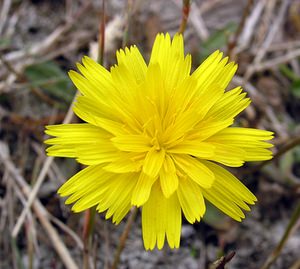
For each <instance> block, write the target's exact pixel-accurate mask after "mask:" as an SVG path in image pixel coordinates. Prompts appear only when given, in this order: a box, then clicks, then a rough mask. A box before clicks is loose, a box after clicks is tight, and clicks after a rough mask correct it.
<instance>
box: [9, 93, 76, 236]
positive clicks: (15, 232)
mask: <svg viewBox="0 0 300 269" xmlns="http://www.w3.org/2000/svg"><path fill="white" fill-rule="evenodd" d="M76 96H77V93H76V94H75V97H74V99H73V101H72V104H71V105H70V107H69V110H68V112H67V114H66V117H65V119H64V121H63V123H64V124H66V123H69V122H71V120H72V118H73V116H74V112H73V103H74V101H75V99H76ZM53 160H54V158H53V157H47V159H46V161H45V162H44V165H43V167H42V170H41V172H40V174H39V176H38V178H37V180H36V183H35V184H34V186H33V188H32V191H31V193H30V195H29V196H28V200H27V203H26V206H25V207H24V208H23V211H22V213H21V215H20V216H19V218H18V221H17V223H16V225H15V227H14V229H13V232H12V236H13V237H16V236H17V235H18V233H19V231H20V228H21V226H22V224H23V223H24V219H25V216H26V214H27V212H28V210H29V208H30V207H31V205H32V203H33V201H34V199H35V198H36V196H37V193H38V191H39V189H40V187H41V185H42V183H43V182H44V180H45V178H46V175H47V173H48V170H49V168H50V166H51V164H52V162H53Z"/></svg>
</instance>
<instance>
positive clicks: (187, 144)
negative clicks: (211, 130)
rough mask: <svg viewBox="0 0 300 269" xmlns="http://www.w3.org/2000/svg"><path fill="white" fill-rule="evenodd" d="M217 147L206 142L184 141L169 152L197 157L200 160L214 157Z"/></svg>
mask: <svg viewBox="0 0 300 269" xmlns="http://www.w3.org/2000/svg"><path fill="white" fill-rule="evenodd" d="M214 149H215V147H214V146H213V145H212V144H210V143H206V142H199V141H198V140H190V141H188V140H187V141H186V140H185V141H183V142H181V143H179V144H177V145H176V146H174V147H171V148H170V149H168V150H167V151H168V152H170V153H180V154H188V155H192V156H196V157H199V158H208V157H212V156H213V154H214Z"/></svg>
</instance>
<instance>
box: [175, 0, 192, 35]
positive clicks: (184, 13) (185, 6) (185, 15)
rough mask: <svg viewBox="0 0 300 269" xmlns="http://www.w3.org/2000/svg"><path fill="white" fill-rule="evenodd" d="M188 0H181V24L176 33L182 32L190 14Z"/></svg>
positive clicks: (189, 2)
mask: <svg viewBox="0 0 300 269" xmlns="http://www.w3.org/2000/svg"><path fill="white" fill-rule="evenodd" d="M190 5H191V1H190V0H182V16H181V24H180V26H179V30H178V33H180V34H183V33H184V30H185V28H186V24H187V20H188V17H189V14H190Z"/></svg>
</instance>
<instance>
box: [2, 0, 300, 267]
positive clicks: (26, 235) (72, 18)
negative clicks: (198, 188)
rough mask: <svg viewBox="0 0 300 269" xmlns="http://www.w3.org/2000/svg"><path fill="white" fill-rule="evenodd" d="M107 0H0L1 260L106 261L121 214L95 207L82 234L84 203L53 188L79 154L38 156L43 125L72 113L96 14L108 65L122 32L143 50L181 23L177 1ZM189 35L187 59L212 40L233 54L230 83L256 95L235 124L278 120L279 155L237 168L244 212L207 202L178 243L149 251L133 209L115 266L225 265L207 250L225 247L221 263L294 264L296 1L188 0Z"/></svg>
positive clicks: (298, 168)
mask: <svg viewBox="0 0 300 269" xmlns="http://www.w3.org/2000/svg"><path fill="white" fill-rule="evenodd" d="M102 4H103V3H102V1H101V0H99V1H98V0H64V1H60V0H54V1H47V0H0V268H3V269H6V268H14V269H16V268H18V269H19V268H20V269H21V268H22V269H23V268H24V269H25V268H26V269H27V268H29V269H33V268H55V269H58V268H68V269H76V268H111V267H110V266H111V264H112V262H113V260H114V252H115V249H116V248H117V246H118V244H119V237H120V235H121V234H122V231H123V229H124V226H125V223H122V224H121V225H119V226H114V225H112V224H111V223H110V221H105V220H104V219H103V216H101V215H99V214H98V215H96V218H95V226H94V233H93V235H92V240H91V242H86V238H85V237H84V236H83V235H82V234H83V230H84V227H85V221H86V215H85V214H84V213H83V214H73V213H71V212H70V207H69V206H65V205H64V201H63V199H61V198H59V197H58V195H57V194H56V190H57V189H58V187H59V186H60V185H61V184H62V183H63V182H64V181H65V180H66V179H67V178H68V177H70V176H71V175H73V174H74V173H76V171H78V170H79V169H80V166H79V165H78V164H77V163H76V162H75V161H74V160H69V159H62V158H59V159H55V160H53V159H52V158H47V157H46V156H45V151H44V145H43V140H44V139H45V138H46V137H45V135H44V126H45V125H47V124H54V123H61V122H63V121H64V122H71V121H72V122H77V121H78V119H77V118H76V117H75V116H73V115H72V111H71V109H70V105H71V103H72V100H73V98H74V95H75V92H76V89H75V87H74V86H73V85H72V83H71V81H70V79H69V78H68V75H67V72H68V70H70V69H75V63H76V62H78V61H80V60H81V58H82V56H84V55H90V56H91V57H93V58H94V59H97V54H98V51H99V47H98V38H99V26H100V25H101V20H102V18H104V19H105V46H104V63H103V64H104V66H105V67H107V68H109V67H110V66H111V65H113V64H114V63H115V51H116V50H117V49H119V48H121V47H123V46H124V44H125V43H126V44H127V45H130V44H136V45H137V46H138V47H139V48H140V50H141V51H142V52H143V54H144V55H145V58H146V60H147V59H149V53H150V49H151V46H152V43H153V40H154V37H155V35H156V34H157V33H158V32H170V33H171V34H172V35H173V34H175V33H176V32H177V30H178V28H179V25H180V23H181V19H182V1H180V0H168V1H162V0H161V1H150V0H148V1H147V0H128V1H125V0H107V1H105V9H103V5H102ZM184 36H185V50H186V53H191V54H192V56H193V68H196V67H197V66H198V65H199V64H200V63H201V61H203V59H205V58H206V57H207V56H208V55H209V54H210V53H211V52H213V51H214V50H216V49H220V50H222V51H224V53H225V54H226V55H228V56H230V59H231V60H234V61H236V62H237V63H238V64H239V69H238V72H237V75H236V76H235V77H234V79H233V81H232V84H231V85H230V87H234V86H237V85H242V86H243V88H244V90H245V91H246V92H247V93H248V95H249V96H250V98H251V99H252V105H251V106H250V107H249V108H247V109H246V111H245V112H243V113H242V114H241V115H240V116H239V117H238V120H237V124H238V125H240V126H244V127H256V128H261V129H267V130H272V131H274V132H275V138H274V140H273V143H274V145H275V146H274V154H275V156H276V158H275V159H274V160H271V161H270V162H267V163H262V164H260V163H254V164H247V165H246V166H244V167H242V168H239V169H235V170H233V173H235V174H236V175H237V176H238V177H239V178H241V179H242V181H243V183H245V184H246V185H247V186H248V187H249V188H250V189H251V190H252V191H253V192H254V193H255V194H256V196H257V197H258V203H257V205H255V206H254V207H253V209H252V211H251V212H250V213H247V218H246V220H245V221H243V222H242V223H236V222H234V221H233V220H230V219H229V218H227V217H226V216H224V215H223V214H221V213H220V212H219V211H218V210H216V209H215V208H214V207H213V206H210V205H208V210H207V213H206V215H205V218H204V221H202V222H200V223H197V224H195V225H194V226H191V225H188V224H187V223H185V222H184V223H183V229H182V241H181V248H180V249H178V250H172V251H171V250H169V249H168V248H165V249H164V250H163V251H153V252H145V251H144V249H143V245H142V239H141V230H140V227H141V226H140V216H139V215H138V216H137V219H136V221H135V222H134V224H133V227H132V229H131V231H130V234H129V238H128V240H127V241H126V246H125V249H124V251H123V252H122V254H121V257H120V258H121V259H120V266H119V268H149V269H150V268H189V269H190V268H191V269H193V268H195V269H196V268H219V269H220V268H224V266H223V265H222V262H221V265H219V267H218V265H213V262H214V261H216V260H217V259H218V258H220V257H221V256H222V255H229V256H230V255H231V254H230V253H232V251H234V252H235V256H234V257H233V258H232V260H231V261H230V262H228V265H227V266H228V268H248V269H252V268H253V269H256V268H263V269H266V268H282V269H285V268H289V269H297V268H300V255H299V249H300V232H299V227H300V220H299V214H300V212H299V211H300V210H299V205H298V204H299V197H300V147H299V144H300V61H299V60H300V58H299V56H300V1H298V0H194V1H191V6H190V14H189V18H188V22H187V27H186V30H185V34H184ZM28 201H29V203H32V206H30V208H29V210H25V209H26V204H28ZM297 205H298V206H297ZM27 209H28V206H27ZM89 240H90V239H89ZM229 256H227V257H229ZM219 263H220V262H219ZM222 266H223V267H222Z"/></svg>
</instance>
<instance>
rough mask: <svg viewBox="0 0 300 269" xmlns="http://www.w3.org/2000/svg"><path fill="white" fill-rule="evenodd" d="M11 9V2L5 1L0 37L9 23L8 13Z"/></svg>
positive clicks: (0, 17)
mask: <svg viewBox="0 0 300 269" xmlns="http://www.w3.org/2000/svg"><path fill="white" fill-rule="evenodd" d="M10 7H11V0H4V1H3V3H2V6H1V12H0V36H1V33H2V31H3V28H4V25H5V23H6V21H7V17H8V13H9V10H10Z"/></svg>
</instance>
